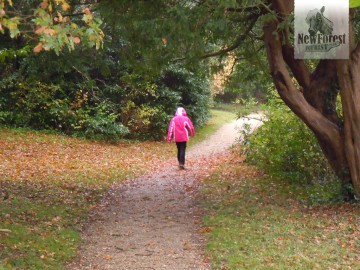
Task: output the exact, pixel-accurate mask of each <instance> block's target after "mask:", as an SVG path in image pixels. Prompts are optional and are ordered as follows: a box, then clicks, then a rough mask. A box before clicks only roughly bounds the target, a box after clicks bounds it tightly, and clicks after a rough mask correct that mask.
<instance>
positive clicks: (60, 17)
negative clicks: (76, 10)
mask: <svg viewBox="0 0 360 270" xmlns="http://www.w3.org/2000/svg"><path fill="white" fill-rule="evenodd" d="M57 15H58V18H59V22H62V21H63V16H62V15H61V13H60V12H57Z"/></svg>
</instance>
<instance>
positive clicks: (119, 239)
mask: <svg viewBox="0 0 360 270" xmlns="http://www.w3.org/2000/svg"><path fill="white" fill-rule="evenodd" d="M242 121H245V120H244V119H243V120H242ZM242 121H240V122H239V121H238V122H233V123H231V124H228V125H225V126H224V127H223V128H221V129H220V130H219V131H218V132H217V133H216V134H214V135H212V136H211V137H209V138H208V139H207V140H206V141H204V142H202V143H200V144H197V145H195V146H194V147H193V148H191V149H189V150H188V152H187V164H186V167H187V169H186V170H179V169H178V168H177V166H176V159H175V158H172V159H170V160H168V161H167V162H165V163H163V164H158V165H159V169H157V170H155V171H153V172H150V173H148V174H146V175H143V176H141V177H139V178H136V179H131V180H127V181H126V182H125V183H123V184H121V185H116V186H114V187H113V189H112V192H110V193H109V195H108V197H107V198H106V199H105V200H104V201H103V202H102V205H101V206H100V207H99V208H98V209H97V210H96V213H94V217H93V218H94V222H93V223H92V224H91V225H90V226H89V227H88V228H87V230H86V231H85V233H84V240H85V241H84V245H83V247H82V248H81V250H80V259H79V260H78V261H77V262H76V265H74V264H73V265H70V267H69V268H70V269H118V270H121V269H124V270H125V269H134V270H135V269H137V270H138V269H156V270H161V269H164V270H165V269H166V270H169V269H197V270H201V269H209V264H208V262H207V259H206V258H205V257H204V254H203V250H204V249H203V245H202V244H203V243H202V239H201V233H200V232H201V227H200V216H201V210H200V208H199V206H198V204H197V202H196V199H195V195H196V192H197V190H198V186H199V183H200V181H199V180H201V179H202V178H204V177H205V176H207V175H208V174H209V173H210V172H211V171H212V170H213V169H215V168H216V167H217V166H218V165H219V164H221V160H222V159H223V158H224V157H225V156H226V148H228V147H229V146H231V145H232V144H233V143H234V142H235V139H236V137H237V136H238V132H237V131H236V130H235V127H236V126H237V125H238V126H241V123H242ZM253 124H254V125H256V124H258V122H253Z"/></svg>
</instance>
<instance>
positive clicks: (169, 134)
mask: <svg viewBox="0 0 360 270" xmlns="http://www.w3.org/2000/svg"><path fill="white" fill-rule="evenodd" d="M174 125H175V123H174V118H173V119H171V121H170V124H169V128H168V134H167V141H168V142H171V139H172V138H173V136H174Z"/></svg>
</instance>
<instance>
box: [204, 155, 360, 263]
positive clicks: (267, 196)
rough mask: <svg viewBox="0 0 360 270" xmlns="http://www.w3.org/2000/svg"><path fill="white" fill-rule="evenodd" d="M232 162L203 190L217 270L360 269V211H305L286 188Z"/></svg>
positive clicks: (335, 208) (334, 207)
mask: <svg viewBox="0 0 360 270" xmlns="http://www.w3.org/2000/svg"><path fill="white" fill-rule="evenodd" d="M228 158H229V159H232V160H233V161H232V162H226V163H225V164H224V165H223V167H221V169H220V170H218V171H217V172H216V173H214V174H213V175H212V176H210V177H209V178H208V179H207V180H206V182H205V186H204V190H203V200H204V205H205V207H206V208H207V215H206V216H205V217H204V219H203V222H204V226H205V228H206V230H204V231H207V232H208V235H207V236H208V247H207V252H208V254H209V256H210V258H211V261H212V264H213V269H223V270H228V269H360V255H359V248H360V228H359V221H360V218H359V213H358V210H357V207H358V206H356V205H350V204H337V205H322V206H307V205H302V204H301V203H300V202H299V201H296V200H295V199H294V194H292V193H291V192H293V190H292V189H291V188H290V187H289V186H287V184H286V183H283V182H281V181H279V180H274V179H271V178H269V177H266V176H262V175H260V174H259V173H258V172H257V171H256V169H255V168H250V167H248V166H246V165H244V164H240V163H239V162H238V161H234V159H233V158H230V157H228ZM229 159H228V160H229Z"/></svg>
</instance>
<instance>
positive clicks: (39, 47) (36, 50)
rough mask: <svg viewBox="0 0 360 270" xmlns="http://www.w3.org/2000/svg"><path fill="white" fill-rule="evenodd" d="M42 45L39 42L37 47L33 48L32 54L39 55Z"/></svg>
mask: <svg viewBox="0 0 360 270" xmlns="http://www.w3.org/2000/svg"><path fill="white" fill-rule="evenodd" d="M43 46H44V43H42V42H39V43H38V45H36V47H35V48H34V53H39V52H41V50H42V49H43Z"/></svg>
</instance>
